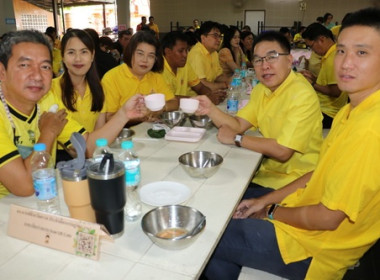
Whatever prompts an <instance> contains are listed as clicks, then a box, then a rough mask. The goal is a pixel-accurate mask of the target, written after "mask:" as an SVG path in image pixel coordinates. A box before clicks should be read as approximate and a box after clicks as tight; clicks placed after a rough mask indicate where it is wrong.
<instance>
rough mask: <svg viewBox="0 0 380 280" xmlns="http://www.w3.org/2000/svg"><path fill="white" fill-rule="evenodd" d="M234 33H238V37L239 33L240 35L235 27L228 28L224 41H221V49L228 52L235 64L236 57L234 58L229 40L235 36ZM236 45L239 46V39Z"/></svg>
mask: <svg viewBox="0 0 380 280" xmlns="http://www.w3.org/2000/svg"><path fill="white" fill-rule="evenodd" d="M236 31H237V32H239V36H240V33H241V32H240V30H239V29H238V28H237V27H235V26H230V27H229V28H228V29H227V30H226V31H225V33H224V39H223V45H222V48H227V49H229V50H230V52H231V54H232V57H233V58H234V61H235V63H237V62H238V61H237V57H235V52H234V51H233V50H232V46H231V40H232V38H233V37H234V36H235V33H236ZM238 44H239V45H240V39H239V43H238Z"/></svg>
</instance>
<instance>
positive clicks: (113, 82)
mask: <svg viewBox="0 0 380 280" xmlns="http://www.w3.org/2000/svg"><path fill="white" fill-rule="evenodd" d="M102 85H103V90H104V94H105V96H106V107H107V111H108V112H111V113H114V112H116V111H117V110H119V108H120V107H121V106H123V104H124V103H125V102H126V101H127V100H128V99H129V98H131V97H132V96H133V95H135V94H137V93H141V94H143V95H148V94H151V93H163V94H164V95H165V100H166V101H168V100H170V99H173V98H174V94H173V92H172V91H171V89H170V88H169V87H168V86H167V85H166V83H165V80H164V78H163V77H162V74H160V73H155V72H148V73H147V74H145V76H144V77H143V78H142V79H141V80H139V79H138V78H137V77H136V76H135V75H133V74H132V72H131V70H130V69H129V67H128V66H127V64H125V63H123V64H121V65H119V66H117V67H115V68H112V69H111V70H109V71H108V72H107V73H106V74H105V75H104V76H103V79H102Z"/></svg>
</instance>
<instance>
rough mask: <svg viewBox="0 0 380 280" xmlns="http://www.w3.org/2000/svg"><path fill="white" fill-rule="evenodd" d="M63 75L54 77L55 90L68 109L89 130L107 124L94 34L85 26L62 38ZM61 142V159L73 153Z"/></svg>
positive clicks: (53, 86)
mask: <svg viewBox="0 0 380 280" xmlns="http://www.w3.org/2000/svg"><path fill="white" fill-rule="evenodd" d="M61 55H62V62H63V67H64V72H63V74H62V75H61V76H60V77H58V78H55V79H53V81H52V88H51V90H52V91H53V92H54V94H56V95H58V96H60V97H61V100H62V102H63V104H64V105H65V107H66V109H67V110H69V111H71V112H72V116H73V118H74V119H75V120H76V121H77V122H78V123H80V124H81V125H83V126H84V128H85V129H86V130H87V131H88V132H92V131H93V130H94V129H96V128H100V127H102V126H103V125H104V124H105V122H106V121H105V120H106V115H105V106H104V104H105V96H104V92H103V88H102V86H101V83H100V79H99V76H98V73H97V70H96V66H95V61H94V56H95V46H94V43H93V41H92V38H91V37H90V35H89V34H88V33H87V32H86V31H84V30H81V29H72V30H70V31H69V32H67V33H66V34H65V35H64V36H63V38H62V41H61ZM62 148H63V147H62V145H60V147H59V149H58V151H57V161H60V160H68V159H70V156H69V155H68V154H67V152H65V151H64V150H63V149H62Z"/></svg>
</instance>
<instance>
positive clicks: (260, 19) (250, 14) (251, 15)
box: [244, 10, 265, 36]
mask: <svg viewBox="0 0 380 280" xmlns="http://www.w3.org/2000/svg"><path fill="white" fill-rule="evenodd" d="M244 22H245V24H246V25H249V26H250V27H251V31H252V33H253V34H255V36H257V35H259V33H260V31H261V28H262V27H264V26H265V10H245V11H244Z"/></svg>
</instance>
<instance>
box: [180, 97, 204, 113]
mask: <svg viewBox="0 0 380 280" xmlns="http://www.w3.org/2000/svg"><path fill="white" fill-rule="evenodd" d="M198 106H199V100H197V99H193V98H181V99H180V100H179V107H180V108H181V110H182V111H183V112H184V113H186V114H194V113H195V111H196V110H197V109H198Z"/></svg>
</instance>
